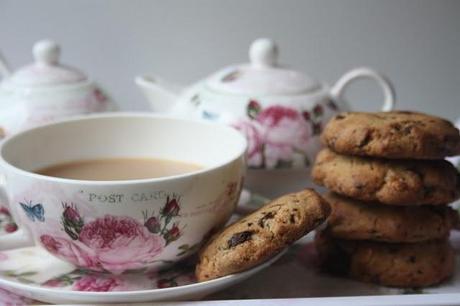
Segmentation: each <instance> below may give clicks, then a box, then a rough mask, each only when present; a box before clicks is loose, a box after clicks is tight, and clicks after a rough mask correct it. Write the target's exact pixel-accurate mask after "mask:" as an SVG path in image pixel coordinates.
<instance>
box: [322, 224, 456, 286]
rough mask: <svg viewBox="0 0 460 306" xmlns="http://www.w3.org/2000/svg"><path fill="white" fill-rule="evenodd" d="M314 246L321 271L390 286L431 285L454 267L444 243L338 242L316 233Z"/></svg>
mask: <svg viewBox="0 0 460 306" xmlns="http://www.w3.org/2000/svg"><path fill="white" fill-rule="evenodd" d="M315 245H316V248H317V251H318V253H319V258H320V260H321V267H322V268H323V269H324V270H325V271H328V272H332V273H335V274H340V275H345V276H349V277H352V278H354V279H357V280H360V281H364V282H371V283H376V284H380V285H384V286H390V287H406V288H417V287H427V286H431V285H435V284H438V283H440V282H442V281H443V280H446V279H447V278H449V277H450V276H451V275H452V273H453V272H454V267H455V254H454V250H453V249H452V247H451V246H450V244H449V241H448V240H432V241H429V242H420V243H409V244H404V243H399V244H397V243H396V244H392V243H384V242H370V241H347V240H338V239H333V238H331V237H329V236H328V235H325V234H324V233H317V235H316V237H315Z"/></svg>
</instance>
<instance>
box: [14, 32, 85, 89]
mask: <svg viewBox="0 0 460 306" xmlns="http://www.w3.org/2000/svg"><path fill="white" fill-rule="evenodd" d="M60 51H61V50H60V47H59V45H58V44H57V43H55V42H54V41H51V40H41V41H39V42H37V43H35V45H34V47H33V56H34V60H35V61H34V63H32V64H30V65H27V66H25V67H22V68H20V69H19V70H17V71H16V72H14V73H13V75H12V76H11V77H10V78H9V79H10V80H9V81H10V82H11V83H13V84H15V85H19V86H47V85H63V84H71V83H76V82H81V81H84V80H86V79H87V77H86V75H85V74H84V73H82V72H81V71H79V70H77V69H75V68H73V67H68V66H64V65H61V64H60V63H59V55H60Z"/></svg>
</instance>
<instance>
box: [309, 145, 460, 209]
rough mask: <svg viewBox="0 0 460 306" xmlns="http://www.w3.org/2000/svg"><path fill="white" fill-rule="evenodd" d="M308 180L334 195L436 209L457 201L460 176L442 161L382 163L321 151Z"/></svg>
mask: <svg viewBox="0 0 460 306" xmlns="http://www.w3.org/2000/svg"><path fill="white" fill-rule="evenodd" d="M312 177H313V180H314V181H315V182H316V183H317V184H319V185H323V186H325V187H327V188H329V189H330V190H332V191H334V192H336V193H339V194H342V195H346V196H349V197H353V198H356V199H360V200H363V201H379V202H381V203H384V204H390V205H421V204H427V205H438V204H446V203H450V202H453V201H454V200H456V199H458V198H459V197H460V174H459V173H458V171H457V170H456V169H455V167H454V166H453V165H452V164H451V163H449V162H447V161H445V160H424V161H421V160H386V159H379V158H369V157H359V156H346V155H340V154H337V153H335V152H333V151H331V150H329V149H324V150H322V151H321V152H320V153H319V154H318V156H317V157H316V162H315V165H314V167H313V170H312Z"/></svg>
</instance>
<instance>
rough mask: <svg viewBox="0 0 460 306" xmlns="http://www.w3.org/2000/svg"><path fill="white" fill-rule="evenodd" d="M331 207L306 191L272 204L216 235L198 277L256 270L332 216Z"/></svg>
mask: <svg viewBox="0 0 460 306" xmlns="http://www.w3.org/2000/svg"><path fill="white" fill-rule="evenodd" d="M329 213H330V207H329V204H328V203H327V202H326V201H325V200H324V199H323V198H321V196H319V195H318V194H317V193H316V192H315V191H314V190H311V189H306V190H303V191H300V192H297V193H291V194H288V195H285V196H282V197H280V198H278V199H275V200H273V201H272V202H270V203H268V204H267V205H265V206H263V207H262V208H260V209H258V210H256V211H255V212H253V213H251V214H250V215H248V216H246V217H244V218H243V219H241V220H239V221H237V222H236V223H234V224H232V225H230V226H228V227H227V228H225V229H224V230H223V231H222V232H220V233H218V234H216V235H215V236H214V237H213V238H211V239H210V241H209V242H208V243H207V244H206V245H205V246H204V247H203V249H202V250H201V251H200V254H199V261H198V264H197V266H196V270H195V274H196V277H197V279H198V281H206V280H210V279H214V278H218V277H222V276H225V275H228V274H232V273H236V272H240V271H244V270H247V269H249V268H251V267H254V266H256V265H258V264H260V263H262V262H264V261H265V260H267V259H269V258H270V257H272V256H274V255H275V254H277V253H279V252H280V251H281V250H283V249H284V248H285V247H287V246H288V245H290V244H291V243H293V242H295V241H296V240H298V239H299V238H301V237H302V236H304V235H305V234H307V233H308V232H309V231H311V230H313V229H314V228H316V227H317V226H318V225H320V224H321V223H323V222H324V221H325V220H326V218H327V217H328V216H329Z"/></svg>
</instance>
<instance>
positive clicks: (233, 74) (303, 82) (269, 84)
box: [207, 38, 321, 95]
mask: <svg viewBox="0 0 460 306" xmlns="http://www.w3.org/2000/svg"><path fill="white" fill-rule="evenodd" d="M249 59H250V63H249V64H244V65H239V66H231V67H227V68H224V69H222V70H221V71H218V72H217V73H215V74H214V75H212V76H211V77H210V78H209V79H208V80H207V86H208V87H209V88H210V89H212V90H215V91H218V92H225V93H230V94H246V95H251V94H258V95H296V94H305V93H309V92H312V91H314V90H317V89H318V88H319V87H320V86H321V85H320V83H318V82H317V81H316V80H314V79H312V78H310V77H308V76H307V75H305V74H303V73H301V72H298V71H295V70H290V69H287V68H286V67H282V66H279V65H278V63H277V61H278V47H277V45H276V44H275V42H274V41H272V40H270V39H267V38H260V39H257V40H255V41H254V42H253V43H252V44H251V47H250V49H249Z"/></svg>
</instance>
